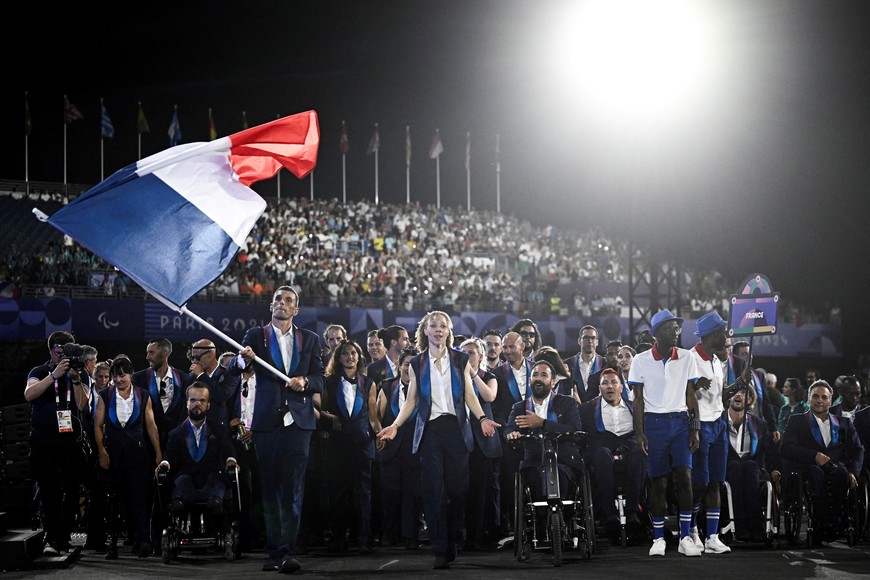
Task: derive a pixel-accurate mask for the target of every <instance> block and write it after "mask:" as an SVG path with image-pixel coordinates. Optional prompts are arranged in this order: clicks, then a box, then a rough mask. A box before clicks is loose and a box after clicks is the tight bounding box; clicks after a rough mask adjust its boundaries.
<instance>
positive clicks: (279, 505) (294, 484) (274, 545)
mask: <svg viewBox="0 0 870 580" xmlns="http://www.w3.org/2000/svg"><path fill="white" fill-rule="evenodd" d="M312 433H313V431H307V430H304V429H300V428H299V427H298V426H297V425H296V424H295V423H294V424H292V425H290V426H289V427H279V428H278V429H275V430H274V431H254V445H255V446H256V450H257V459H258V460H259V461H260V465H261V466H262V468H261V470H260V488H261V491H262V495H263V515H264V520H265V523H266V554H267V555H268V556H269V558H270V559H274V560H281V559H283V558H285V557H288V556H293V555H294V554H295V553H296V537H297V536H298V535H299V523H300V520H301V518H302V500H303V496H304V493H305V470H306V467H307V465H308V448H309V444H310V442H311V434H312Z"/></svg>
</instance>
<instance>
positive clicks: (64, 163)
mask: <svg viewBox="0 0 870 580" xmlns="http://www.w3.org/2000/svg"><path fill="white" fill-rule="evenodd" d="M67 102H68V101H67V97H66V95H64V96H63V104H64V107H65V106H66V104H67ZM67 125H69V123H67V120H66V111H64V118H63V192H64V194H66V193H67V186H66V128H67Z"/></svg>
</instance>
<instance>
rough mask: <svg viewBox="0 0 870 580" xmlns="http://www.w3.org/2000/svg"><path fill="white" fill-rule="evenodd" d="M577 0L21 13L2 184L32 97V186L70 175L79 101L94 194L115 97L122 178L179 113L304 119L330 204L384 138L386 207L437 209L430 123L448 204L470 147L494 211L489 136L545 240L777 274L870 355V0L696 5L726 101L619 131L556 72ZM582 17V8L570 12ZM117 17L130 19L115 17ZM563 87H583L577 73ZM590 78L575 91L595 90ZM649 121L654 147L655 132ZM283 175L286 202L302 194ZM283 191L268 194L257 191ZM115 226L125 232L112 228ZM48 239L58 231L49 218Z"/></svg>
mask: <svg viewBox="0 0 870 580" xmlns="http://www.w3.org/2000/svg"><path fill="white" fill-rule="evenodd" d="M570 4H571V3H563V2H555V1H549V0H545V1H540V2H519V1H514V0H500V1H494V0H481V1H476V2H468V1H457V0H445V1H439V2H434V1H433V2H397V1H385V2H328V3H319V2H318V3H307V2H289V1H283V2H278V1H274V2H270V1H266V2H256V3H252V2H245V3H240V2H227V1H212V2H197V1H194V2H183V3H179V2H172V3H170V2H154V3H149V4H144V5H137V6H135V7H134V8H132V10H133V13H132V14H129V15H128V14H127V12H128V10H130V8H125V9H124V14H123V15H122V14H121V12H120V8H113V7H108V8H106V7H97V6H95V5H89V4H87V3H85V4H81V3H80V4H77V5H75V6H70V7H68V8H65V9H62V10H60V9H52V10H47V9H45V8H44V7H42V6H40V5H39V4H28V5H22V6H20V7H18V8H17V10H20V16H17V17H16V18H15V21H14V24H13V21H12V20H10V22H9V23H8V26H7V31H6V34H5V36H4V48H5V54H6V56H7V58H6V59H5V62H4V83H3V86H4V90H3V91H2V97H0V99H2V105H3V108H2V110H3V111H4V114H3V115H2V116H0V134H2V135H3V136H4V137H5V138H4V140H3V143H4V146H3V147H4V150H3V155H2V156H0V178H7V179H23V178H24V157H25V154H24V151H25V147H24V139H23V133H24V131H23V114H22V100H24V93H25V91H27V92H28V93H29V97H28V99H29V105H30V110H31V115H32V119H33V133H32V135H31V137H30V141H29V161H30V178H31V179H33V180H39V181H58V182H62V181H63V178H64V168H63V159H64V139H63V128H64V125H63V115H62V107H63V95H64V94H67V95H69V99H70V101H71V102H72V103H74V104H75V105H76V106H77V107H78V108H79V109H80V110H81V112H82V113H83V114H84V115H85V119H84V120H79V121H76V122H74V123H72V124H70V125H68V126H67V130H68V133H67V141H66V143H67V151H68V152H67V162H68V167H67V177H68V179H67V180H68V182H70V183H85V184H93V183H96V182H98V181H99V180H100V178H101V177H100V139H99V135H100V124H99V116H100V114H99V99H100V98H103V99H105V104H106V107H107V109H108V112H109V115H110V117H111V118H112V121H113V123H114V126H115V131H116V134H115V138H114V140H111V141H109V140H107V141H106V142H105V162H106V174H109V173H111V172H112V171H114V170H116V169H118V168H120V167H123V166H125V165H127V164H129V163H132V162H134V161H135V160H136V158H137V132H136V112H137V102H139V101H141V102H142V106H143V109H144V111H145V114H146V117H147V119H148V122H149V124H150V127H151V132H150V133H146V134H143V135H142V153H143V156H147V155H150V154H152V153H155V152H157V151H159V150H162V149H164V148H165V147H167V146H168V137H167V134H166V131H167V128H168V126H169V121H170V117H171V115H172V109H173V106H174V105H178V107H179V116H180V121H181V128H182V132H183V142H191V141H202V140H207V139H208V109H209V108H210V107H211V108H212V109H213V115H214V119H215V124H216V128H217V132H218V134H219V135H226V134H230V133H233V132H236V131H238V130H240V129H241V115H242V111H246V112H247V118H248V121H249V124H250V125H256V124H260V123H263V122H266V121H269V120H272V119H274V118H275V117H276V116H283V115H287V114H292V113H296V112H300V111H304V110H308V109H315V110H316V111H317V112H318V115H319V118H320V127H321V133H322V142H321V150H320V156H319V161H318V166H317V169H316V172H315V196H317V197H339V198H340V197H341V155H340V153H339V149H338V142H339V135H340V130H341V121H342V120H345V121H346V122H347V126H348V134H349V141H350V152H349V154H348V155H347V175H348V181H347V192H348V197H349V198H350V199H354V200H359V199H368V200H373V199H374V159H373V156H366V155H365V149H366V146H367V144H368V142H369V138H370V137H371V134H372V128H373V126H374V123H378V124H379V132H380V142H381V149H380V154H379V180H380V192H379V193H380V199H381V201H382V202H390V203H401V202H404V199H405V157H404V143H405V127H406V125H410V127H411V135H412V142H413V159H412V164H411V197H412V200H414V201H417V200H421V201H423V202H424V203H432V202H434V199H435V162H434V161H432V160H430V159H429V158H428V155H427V152H428V149H429V145H430V143H431V139H432V135H433V134H434V131H435V129H436V128H437V129H440V132H441V137H442V141H443V142H444V154H443V155H442V157H441V196H442V204H443V205H448V206H464V205H465V199H466V173H465V169H464V161H465V133H466V132H471V134H472V150H471V156H472V161H471V179H472V203H473V205H474V206H475V207H477V208H481V209H495V152H494V144H495V135H496V134H499V135H500V136H501V154H500V161H501V166H502V174H501V175H502V178H501V204H502V210H503V211H505V212H508V213H513V214H516V215H518V216H521V217H522V218H524V219H528V220H529V221H531V222H532V223H533V224H535V225H540V226H544V225H548V224H551V225H555V226H556V227H559V228H569V229H579V230H584V229H588V228H590V227H600V228H602V229H603V230H604V231H605V232H606V233H608V234H610V235H613V236H619V237H623V238H627V239H630V240H632V241H633V242H634V243H635V244H637V245H638V246H639V247H641V248H643V249H645V250H647V251H648V252H650V253H655V254H658V255H661V256H667V257H674V258H676V259H678V260H680V261H682V262H683V263H686V264H688V265H695V266H703V267H709V268H711V269H716V270H719V271H720V272H722V273H723V274H724V275H725V278H726V280H728V281H729V282H731V283H733V284H734V285H735V286H736V284H737V283H739V282H740V281H741V280H742V279H743V278H745V277H746V276H747V275H749V274H752V273H755V272H760V273H764V274H766V275H767V276H768V277H769V279H770V280H771V282H772V284H773V285H774V287H775V289H776V290H778V291H780V292H781V293H782V294H783V296H785V297H786V298H787V299H788V300H790V301H793V302H796V303H798V304H806V305H807V306H808V307H811V308H814V309H818V310H822V311H824V310H826V309H829V308H830V307H831V306H833V305H835V304H836V305H839V306H840V307H841V308H842V310H843V319H844V325H845V328H844V330H845V345H844V346H845V350H846V359H847V360H846V361H845V362H844V365H845V366H847V367H848V368H851V367H852V366H854V365H855V364H856V361H857V358H858V355H859V354H860V353H867V352H870V344H868V339H867V337H866V333H865V332H864V328H865V327H866V325H867V324H868V322H870V320H868V309H867V308H865V306H864V294H865V289H866V288H867V287H868V282H870V279H868V278H870V276H868V271H870V268H868V267H867V266H866V260H867V258H866V256H867V249H868V248H867V236H866V233H865V224H866V221H867V218H868V217H870V212H868V207H870V203H868V201H867V199H866V198H867V196H868V183H870V175H868V162H867V156H868V140H870V99H868V95H870V67H868V62H870V9H868V5H867V3H866V2H849V1H846V2H822V1H793V0H788V1H785V0H770V1H769V0H765V1H764V2H758V1H757V0H752V1H742V0H737V1H724V0H723V1H709V2H699V4H702V5H704V6H706V7H707V8H709V9H710V10H711V11H712V13H713V14H714V15H715V19H716V23H717V25H718V27H719V30H720V35H719V37H718V41H717V42H718V48H719V50H720V52H721V55H722V56H721V58H720V60H718V61H717V62H716V63H713V62H711V64H710V67H711V68H713V67H714V65H715V67H716V70H717V74H719V77H718V78H719V81H718V84H716V85H715V90H712V91H709V92H707V93H705V94H704V97H703V102H701V103H698V106H697V107H696V108H695V109H694V110H693V112H692V114H687V115H685V116H684V117H679V118H676V119H675V120H673V121H672V122H671V121H667V122H666V121H664V120H660V121H661V122H660V123H659V124H658V125H655V126H654V127H653V130H650V129H649V126H646V127H643V128H641V127H638V130H637V131H636V132H635V131H634V130H633V128H632V127H630V126H629V127H628V128H623V129H621V130H619V131H611V132H607V131H604V132H602V131H601V130H600V128H601V124H602V121H601V119H598V118H596V115H595V111H588V110H584V109H582V107H581V106H580V99H579V98H577V99H575V98H574V95H571V94H567V95H565V94H561V95H557V94H554V92H553V91H552V89H551V87H550V86H549V85H547V84H546V82H545V81H544V80H543V77H542V73H541V71H542V70H543V69H544V68H546V67H545V64H546V63H544V62H542V60H541V52H540V50H539V48H540V46H542V45H543V44H544V43H546V42H547V41H548V36H549V35H550V34H551V31H550V30H549V29H548V26H549V25H550V23H552V21H553V19H554V17H556V18H558V15H559V14H560V12H559V11H561V10H565V9H566V6H567V5H570ZM575 4H576V3H575ZM115 10H118V12H116V11H115ZM566 74H567V73H566ZM581 83H582V79H581ZM641 129H644V130H645V132H642V131H641ZM309 187H310V182H309V180H308V179H305V180H302V181H298V180H296V179H295V178H293V177H292V176H290V175H289V174H288V173H286V172H284V173H283V174H282V177H281V191H282V195H284V196H306V197H307V196H308V195H309V191H310V190H309ZM257 189H258V191H261V192H262V193H263V194H265V195H274V193H276V191H277V184H276V181H275V180H272V181H270V182H268V183H264V184H261V185H258V186H257ZM107 225H108V226H109V227H112V225H111V224H107ZM46 227H47V226H46Z"/></svg>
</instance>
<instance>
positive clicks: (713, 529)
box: [707, 508, 722, 538]
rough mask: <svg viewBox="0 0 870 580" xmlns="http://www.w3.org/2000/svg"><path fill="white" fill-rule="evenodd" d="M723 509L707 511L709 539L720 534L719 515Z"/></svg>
mask: <svg viewBox="0 0 870 580" xmlns="http://www.w3.org/2000/svg"><path fill="white" fill-rule="evenodd" d="M721 512H722V510H721V509H719V508H716V509H707V537H708V538H709V537H710V536H715V535H716V534H718V533H719V514H720V513H721Z"/></svg>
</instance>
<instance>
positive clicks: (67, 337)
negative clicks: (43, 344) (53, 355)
mask: <svg viewBox="0 0 870 580" xmlns="http://www.w3.org/2000/svg"><path fill="white" fill-rule="evenodd" d="M75 341H76V337H74V336H73V335H72V333H71V332H66V331H65V330H55V331H54V332H52V333H51V334H50V335H48V348H51V345H53V344H66V343H68V342H75Z"/></svg>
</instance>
